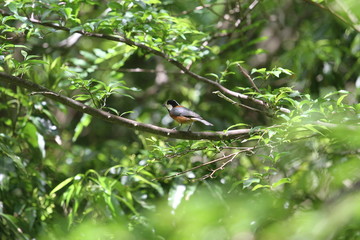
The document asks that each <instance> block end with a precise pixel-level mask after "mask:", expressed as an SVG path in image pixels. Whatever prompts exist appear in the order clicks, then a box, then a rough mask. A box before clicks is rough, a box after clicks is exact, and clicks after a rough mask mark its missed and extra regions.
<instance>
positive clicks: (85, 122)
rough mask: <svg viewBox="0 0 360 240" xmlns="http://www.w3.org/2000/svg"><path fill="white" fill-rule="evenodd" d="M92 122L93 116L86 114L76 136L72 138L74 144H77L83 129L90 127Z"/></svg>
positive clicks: (81, 120)
mask: <svg viewBox="0 0 360 240" xmlns="http://www.w3.org/2000/svg"><path fill="white" fill-rule="evenodd" d="M91 120H92V116H91V115H88V114H84V115H83V116H82V117H81V119H80V121H79V123H78V124H77V125H76V127H75V133H74V136H73V138H72V141H73V142H75V141H76V140H77V138H78V137H79V136H80V134H81V132H82V131H83V129H84V128H85V127H87V126H89V124H90V123H91Z"/></svg>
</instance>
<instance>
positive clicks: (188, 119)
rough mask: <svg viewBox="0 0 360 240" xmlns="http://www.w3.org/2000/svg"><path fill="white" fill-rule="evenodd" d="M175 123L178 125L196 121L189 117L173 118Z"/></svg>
mask: <svg viewBox="0 0 360 240" xmlns="http://www.w3.org/2000/svg"><path fill="white" fill-rule="evenodd" d="M171 117H172V118H173V119H174V120H175V121H177V122H178V123H181V124H183V123H191V122H193V121H194V120H193V119H191V118H188V117H184V116H171Z"/></svg>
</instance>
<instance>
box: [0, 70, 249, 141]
mask: <svg viewBox="0 0 360 240" xmlns="http://www.w3.org/2000/svg"><path fill="white" fill-rule="evenodd" d="M0 80H2V81H3V82H5V83H8V84H10V85H12V86H18V87H22V88H26V89H28V90H30V91H33V93H31V94H32V95H37V94H39V95H43V96H45V97H47V98H50V99H52V100H54V101H56V102H60V103H62V104H64V105H66V106H68V107H71V108H73V109H75V110H77V111H79V112H83V113H87V114H89V115H91V116H93V117H96V118H99V119H101V120H104V121H107V122H111V123H115V124H118V125H121V126H125V127H127V128H131V129H134V130H139V131H143V132H148V133H153V134H156V135H159V136H164V137H169V138H176V139H188V140H200V139H207V140H214V141H220V140H229V139H236V138H239V137H242V136H244V135H249V133H250V132H251V129H238V130H231V131H227V132H224V131H218V132H185V131H177V130H172V129H168V128H162V127H158V126H155V125H151V124H145V123H140V122H137V121H134V120H131V119H127V118H123V117H120V116H117V115H114V114H111V113H108V112H105V111H102V110H99V109H96V108H93V107H90V106H87V105H85V104H83V103H81V102H79V101H76V100H74V99H72V98H69V97H66V96H63V95H61V94H59V93H55V92H52V91H50V90H49V89H47V88H45V87H43V86H40V85H38V84H36V83H34V82H31V81H27V80H25V79H22V78H19V77H15V76H11V75H8V74H6V73H3V72H0Z"/></svg>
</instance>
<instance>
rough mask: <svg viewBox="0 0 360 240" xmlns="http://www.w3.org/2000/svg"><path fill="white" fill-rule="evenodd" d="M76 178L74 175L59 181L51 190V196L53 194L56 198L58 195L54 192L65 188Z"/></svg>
mask: <svg viewBox="0 0 360 240" xmlns="http://www.w3.org/2000/svg"><path fill="white" fill-rule="evenodd" d="M73 180H74V177H70V178H67V179H65V180H64V181H62V182H61V183H59V184H58V185H57V186H56V187H55V188H54V189H53V190H52V191H51V192H50V197H51V196H53V197H54V198H55V197H56V196H55V195H54V193H56V192H57V191H59V190H60V189H62V188H64V187H65V186H66V185H68V184H69V183H70V182H72V181H73Z"/></svg>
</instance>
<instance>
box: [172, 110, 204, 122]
mask: <svg viewBox="0 0 360 240" xmlns="http://www.w3.org/2000/svg"><path fill="white" fill-rule="evenodd" d="M173 114H174V115H176V116H184V117H188V118H199V119H202V117H201V116H200V115H199V114H197V113H196V112H193V111H191V110H190V109H188V108H185V107H175V108H173Z"/></svg>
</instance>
